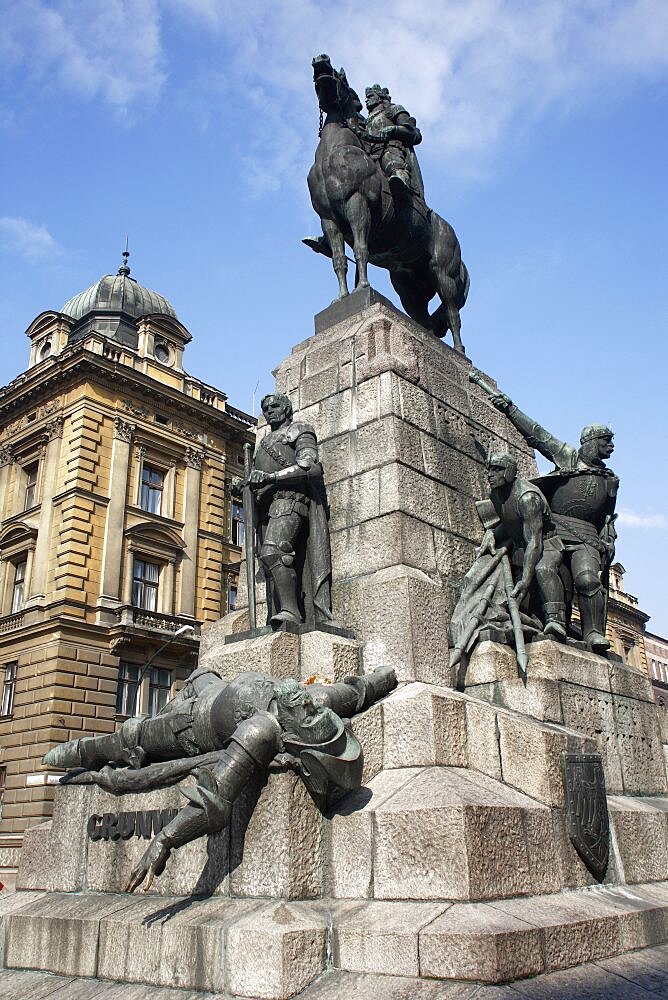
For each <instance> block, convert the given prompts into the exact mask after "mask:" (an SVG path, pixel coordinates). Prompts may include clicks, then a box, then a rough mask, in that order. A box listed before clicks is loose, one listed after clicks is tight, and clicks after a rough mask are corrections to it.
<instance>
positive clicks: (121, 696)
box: [116, 661, 141, 715]
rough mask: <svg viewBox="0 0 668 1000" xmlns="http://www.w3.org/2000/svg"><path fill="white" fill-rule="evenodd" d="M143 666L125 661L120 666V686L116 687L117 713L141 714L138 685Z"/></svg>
mask: <svg viewBox="0 0 668 1000" xmlns="http://www.w3.org/2000/svg"><path fill="white" fill-rule="evenodd" d="M140 673H141V667H140V666H138V665H137V664H136V663H124V662H122V661H121V665H120V667H119V668H118V687H117V689H116V715H139V714H140V712H141V705H140V704H139V701H140V699H139V695H138V694H137V686H138V684H139V675H140Z"/></svg>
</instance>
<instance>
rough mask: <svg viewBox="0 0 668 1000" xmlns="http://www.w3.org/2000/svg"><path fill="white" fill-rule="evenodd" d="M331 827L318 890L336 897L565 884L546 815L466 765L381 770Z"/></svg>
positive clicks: (471, 894) (518, 891)
mask: <svg viewBox="0 0 668 1000" xmlns="http://www.w3.org/2000/svg"><path fill="white" fill-rule="evenodd" d="M329 832H330V837H331V847H330V864H329V866H328V867H329V871H330V882H329V884H327V883H326V884H325V892H326V894H331V895H333V896H335V897H339V898H342V897H343V898H345V897H359V896H366V897H370V896H373V897H375V898H376V899H450V900H452V899H461V900H466V899H494V898H498V897H504V896H515V895H528V894H530V893H535V892H537V891H538V892H541V893H544V892H557V891H558V890H559V889H561V888H562V881H561V873H560V868H559V866H558V865H555V864H554V859H555V857H557V854H558V845H557V843H556V838H555V830H554V826H553V821H552V811H551V810H550V809H549V808H548V807H547V806H544V805H542V804H541V803H539V802H536V801H535V800H533V799H530V798H529V797H528V796H526V795H522V794H521V793H520V792H517V791H515V790H514V789H512V788H508V787H507V786H506V785H504V784H502V783H501V782H499V781H495V780H494V779H493V778H489V777H488V776H486V775H484V774H480V773H476V772H474V771H470V770H468V769H466V768H454V767H421V768H407V769H406V768H399V769H394V770H391V771H383V772H382V773H381V774H380V775H378V777H376V778H374V779H373V780H372V781H371V782H369V785H368V787H367V788H362V789H360V791H359V792H357V793H356V794H355V795H354V796H351V797H349V798H348V799H347V800H346V803H345V805H344V806H342V808H341V809H340V810H339V811H338V813H337V814H336V815H335V816H334V817H333V818H332V822H331V828H330V831H329ZM559 846H560V845H559Z"/></svg>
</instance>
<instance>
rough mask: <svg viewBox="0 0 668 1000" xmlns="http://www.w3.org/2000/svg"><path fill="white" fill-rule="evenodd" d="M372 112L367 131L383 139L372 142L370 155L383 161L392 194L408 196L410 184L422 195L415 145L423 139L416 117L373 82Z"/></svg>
mask: <svg viewBox="0 0 668 1000" xmlns="http://www.w3.org/2000/svg"><path fill="white" fill-rule="evenodd" d="M365 96H366V106H367V111H368V112H369V115H368V118H367V120H366V132H367V135H368V136H370V137H371V138H372V139H382V140H384V142H383V143H382V144H381V143H378V144H377V143H372V145H371V155H372V156H373V157H374V159H377V160H378V162H379V163H380V166H381V169H382V171H383V173H384V174H385V175H386V177H387V178H388V180H389V182H390V190H391V191H392V194H393V195H395V196H397V197H401V196H403V195H406V194H407V193H408V191H409V190H410V188H411V186H412V187H414V188H416V189H417V190H418V193H419V194H420V195H421V196H424V195H423V191H422V178H421V177H420V176H419V168H418V166H417V160H416V158H415V154H414V152H413V147H414V146H417V145H419V143H421V142H422V134H421V132H420V130H419V128H418V127H417V123H416V121H415V118H411V116H410V115H409V114H408V112H407V111H406V109H405V108H403V107H402V106H401V105H400V104H392V100H391V98H390V94H389V91H388V89H387V87H381V86H380V84H378V83H374V85H373V86H372V87H367V88H366V91H365Z"/></svg>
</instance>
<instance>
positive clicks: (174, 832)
mask: <svg viewBox="0 0 668 1000" xmlns="http://www.w3.org/2000/svg"><path fill="white" fill-rule="evenodd" d="M280 749H281V727H280V726H279V724H278V722H277V720H276V719H275V718H274V716H273V715H271V714H270V713H269V712H258V713H257V714H256V715H254V716H252V717H251V718H250V719H245V720H244V721H243V722H241V723H240V724H239V726H237V729H236V730H235V732H234V736H233V737H232V739H231V740H230V742H229V744H228V746H227V747H226V749H225V750H220V751H217V753H216V754H215V755H213V754H212V755H209V756H211V757H214V756H215V757H216V758H217V759H216V760H215V761H214V762H212V763H210V764H207V765H202V766H200V767H198V768H196V769H195V771H194V774H195V777H196V778H197V784H196V785H195V786H194V787H184V788H183V789H182V792H183V794H184V795H185V796H186V797H187V798H188V799H189V800H190V804H189V805H187V806H184V808H183V809H181V811H180V812H179V813H178V815H176V816H175V817H174V819H173V820H172V821H171V822H170V823H168V824H167V826H165V827H163V829H162V830H161V831H160V833H158V834H157V835H156V836H155V837H154V838H153V840H152V841H151V843H150V845H149V847H148V849H147V850H146V851H145V853H144V855H143V856H142V858H141V860H140V862H139V864H138V865H137V867H136V868H135V869H134V870H133V872H132V875H131V876H130V881H129V882H128V885H127V889H126V892H134V890H135V889H136V888H137V887H138V886H140V885H141V884H142V882H143V881H144V879H146V880H147V881H146V889H148V888H149V887H150V885H151V883H152V881H153V879H154V878H155V876H156V875H160V874H161V873H162V872H163V871H164V868H165V865H166V864H167V861H168V859H169V856H170V854H171V853H172V851H173V850H175V849H176V848H177V847H181V846H183V844H188V843H190V841H192V840H196V839H197V838H199V837H202V836H204V834H209V833H217V832H218V831H219V830H222V829H223V827H224V826H225V825H226V824H227V823H228V822H229V819H230V815H231V812H232V805H233V803H234V801H235V799H236V798H237V796H238V795H239V794H240V792H241V791H242V790H243V789H244V788H245V787H246V785H247V784H248V782H249V781H250V780H251V778H252V777H253V775H254V774H255V773H256V772H258V771H260V770H263V769H266V768H267V767H268V766H269V764H270V763H271V761H272V760H273V759H274V757H275V756H276V754H277V753H278V752H279V750H280Z"/></svg>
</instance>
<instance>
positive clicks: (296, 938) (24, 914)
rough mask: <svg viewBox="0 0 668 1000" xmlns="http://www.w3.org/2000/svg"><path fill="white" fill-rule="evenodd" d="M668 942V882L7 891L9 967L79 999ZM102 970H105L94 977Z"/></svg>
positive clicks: (472, 966)
mask: <svg viewBox="0 0 668 1000" xmlns="http://www.w3.org/2000/svg"><path fill="white" fill-rule="evenodd" d="M666 941H668V883H666V882H662V883H656V882H655V883H646V884H644V885H638V886H634V887H633V888H632V889H630V888H620V887H617V888H612V887H596V888H594V889H585V890H577V891H569V892H563V893H558V894H550V895H548V896H545V895H541V896H532V897H529V898H524V899H507V900H502V901H497V902H495V903H480V902H470V903H448V902H441V903H435V902H416V901H402V900H396V901H377V900H372V901H362V900H356V901H335V900H322V901H317V902H308V903H307V902H303V903H273V902H269V903H268V902H260V901H253V902H250V901H248V902H241V901H236V900H235V901H232V900H222V899H208V900H202V899H200V900H197V899H193V898H188V897H185V898H176V897H175V898H173V899H169V900H166V899H164V898H163V899H156V898H155V897H153V898H150V897H145V896H144V897H141V898H136V897H128V896H110V895H106V896H101V895H98V894H94V893H86V894H79V895H72V894H64V893H60V894H59V893H48V894H33V893H20V892H19V893H16V894H12V896H10V897H9V898H3V897H1V896H0V948H1V952H2V954H3V955H4V965H5V967H6V968H8V969H12V970H15V974H16V975H21V974H23V975H24V976H25V975H28V974H34V973H35V971H42V972H48V973H51V974H52V975H55V976H58V977H64V978H65V979H67V978H69V979H70V980H76V981H77V990H76V992H74V991H70V992H67V993H65V992H63V993H62V994H61V995H62V996H68V997H71V998H72V1000H92V998H93V996H94V997H96V998H97V996H98V995H99V996H102V997H105V998H106V997H107V993H106V992H105V990H106V989H107V988H108V989H109V991H110V992H109V995H108V996H109V1000H112V997H113V998H114V1000H115V998H116V996H118V1000H121V998H124V1000H125V998H127V1000H130V998H132V1000H135V998H136V1000H139V998H140V997H142V998H143V997H144V996H146V997H147V998H150V997H153V996H154V994H153V993H152V992H151V991H150V989H149V987H162V988H163V989H164V990H166V991H167V992H165V994H164V1000H168V998H169V1000H172V998H173V1000H177V998H184V997H187V998H191V997H192V1000H195V997H197V998H199V997H202V996H203V995H205V994H209V995H210V994H211V993H217V994H220V993H224V994H225V996H233V997H245V998H256V1000H260V998H262V1000H287V998H289V997H292V996H294V995H295V994H297V993H299V992H300V991H301V990H306V992H305V997H311V996H312V997H313V998H314V1000H315V997H317V996H322V997H323V1000H324V997H326V996H330V995H331V996H332V998H335V997H337V996H338V995H339V994H338V993H337V992H332V993H331V994H329V993H328V992H327V991H324V992H322V994H321V993H320V989H321V988H322V984H320V985H315V986H313V987H312V988H310V989H307V987H309V984H311V983H314V982H315V981H316V980H317V979H318V977H319V976H321V974H322V973H323V971H324V970H325V968H326V967H328V968H334V969H338V970H340V971H341V972H342V973H350V974H355V975H354V976H352V977H350V979H349V981H350V982H354V981H356V977H366V976H370V977H372V976H376V975H382V976H383V977H384V981H385V983H386V985H388V987H389V985H390V982H391V980H390V978H389V977H403V979H404V983H405V984H408V983H410V982H413V983H414V984H415V990H414V992H410V993H405V994H397V996H402V997H403V996H409V995H410V996H421V995H422V993H421V991H420V990H419V989H418V985H419V984H422V983H424V982H425V981H430V980H431V981H433V980H447V981H456V982H467V981H468V982H477V983H480V982H483V983H504V982H509V981H511V980H517V979H522V978H525V977H529V976H536V975H540V974H543V973H548V972H555V971H557V970H563V969H568V968H572V967H574V966H577V965H581V964H583V963H586V962H593V961H600V960H604V959H610V958H612V957H613V956H619V955H624V954H626V953H627V952H633V951H635V950H636V949H640V948H648V947H653V946H657V945H661V944H664V943H665V942H666ZM328 956H329V961H328ZM21 970H23V972H21ZM3 977H4V978H5V979H6V978H7V976H6V973H0V988H1V987H2V981H3ZM86 978H87V979H88V985H86V983H85V979H86ZM80 980H81V983H80ZM91 980H99V982H97V983H96V989H94V990H92V989H90V981H91ZM357 981H358V982H359V980H357ZM15 982H18V981H17V980H15ZM26 983H27V980H25V981H24V982H23V988H24V990H25V985H26ZM60 983H61V984H63V980H62V979H61V980H60ZM132 983H134V984H142V985H141V987H139V985H138V986H137V987H136V989H137V992H131V991H130V989H129V987H128V992H118V994H116V993H114V992H113V990H120V986H121V984H132ZM63 985H65V984H63ZM68 988H69V987H68ZM140 988H141V989H144V990H145V993H141V992H138V990H139V989H140ZM181 990H185V991H194V992H186V993H182V992H180V991H181ZM0 995H2V996H3V997H5V996H7V997H8V998H9V997H11V996H12V994H11V993H0ZM30 995H31V994H30V993H29V992H27V991H26V992H24V993H20V992H19V993H18V994H17V1000H18V996H20V997H23V996H26V997H29V996H30ZM37 995H39V996H47V995H48V992H38V994H37ZM348 995H353V994H348ZM354 995H360V996H362V995H364V996H365V997H366V996H367V994H366V993H364V994H362V993H357V994H354ZM368 995H369V996H370V997H374V996H375V995H376V994H375V993H374V992H371V993H369V994H368ZM381 995H383V996H384V995H388V996H391V995H393V994H391V993H388V994H382V993H379V994H378V996H379V997H380V996H381ZM427 995H429V994H428V993H425V997H426V996H427ZM436 995H438V996H439V997H440V996H441V994H440V993H438V994H436V993H435V994H434V996H436ZM462 995H465V994H462ZM155 996H156V1000H157V998H158V997H160V996H161V994H160V993H157V994H155Z"/></svg>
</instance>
